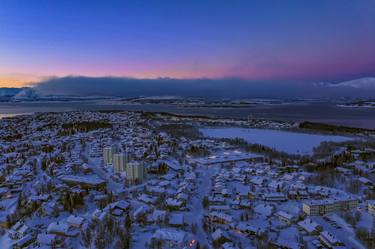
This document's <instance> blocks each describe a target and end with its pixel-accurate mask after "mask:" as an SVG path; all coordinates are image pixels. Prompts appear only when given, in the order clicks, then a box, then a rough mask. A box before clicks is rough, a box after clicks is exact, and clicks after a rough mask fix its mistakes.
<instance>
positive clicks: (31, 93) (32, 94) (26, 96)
mask: <svg viewBox="0 0 375 249" xmlns="http://www.w3.org/2000/svg"><path fill="white" fill-rule="evenodd" d="M40 97H41V95H40V94H39V93H38V92H37V91H36V90H35V89H34V88H31V87H26V88H24V89H23V90H22V91H20V92H19V93H17V94H16V95H14V96H13V98H12V100H13V101H23V100H36V99H39V98H40Z"/></svg>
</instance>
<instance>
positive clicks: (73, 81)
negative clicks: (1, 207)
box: [34, 76, 375, 98]
mask: <svg viewBox="0 0 375 249" xmlns="http://www.w3.org/2000/svg"><path fill="white" fill-rule="evenodd" d="M374 86H375V84H374ZM370 87H371V86H370ZM34 88H35V89H36V90H37V91H38V92H40V93H41V94H45V95H71V96H118V97H138V96H166V95H168V96H182V97H201V98H317V97H321V98H331V97H336V98H337V97H374V92H373V91H369V90H368V89H363V88H352V87H347V86H343V87H331V85H329V84H311V83H310V84H307V83H288V82H259V81H257V82H254V81H248V80H242V79H171V78H157V79H135V78H126V77H84V76H69V77H62V78H51V79H48V80H45V81H43V82H40V83H38V84H36V85H35V86H34ZM372 90H375V88H372Z"/></svg>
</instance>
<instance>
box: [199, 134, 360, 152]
mask: <svg viewBox="0 0 375 249" xmlns="http://www.w3.org/2000/svg"><path fill="white" fill-rule="evenodd" d="M200 131H201V132H202V133H203V135H204V136H206V137H212V138H237V137H239V138H243V139H245V140H246V141H247V142H249V143H253V144H262V145H265V146H268V147H271V148H274V149H276V150H279V151H283V152H287V153H290V154H303V155H311V154H312V153H313V148H314V147H317V146H318V145H319V144H320V143H321V142H323V141H332V142H342V141H347V140H351V139H353V138H351V137H344V136H331V135H318V134H307V133H297V132H288V131H280V130H267V129H248V128H201V129H200Z"/></svg>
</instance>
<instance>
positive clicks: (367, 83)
mask: <svg viewBox="0 0 375 249" xmlns="http://www.w3.org/2000/svg"><path fill="white" fill-rule="evenodd" d="M331 86H334V87H351V88H357V89H375V77H366V78H359V79H355V80H349V81H344V82H341V83H337V84H331Z"/></svg>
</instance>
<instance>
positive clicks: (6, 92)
mask: <svg viewBox="0 0 375 249" xmlns="http://www.w3.org/2000/svg"><path fill="white" fill-rule="evenodd" d="M20 91H22V88H6V87H5V88H0V97H4V96H14V95H16V94H18V93H19V92H20Z"/></svg>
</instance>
